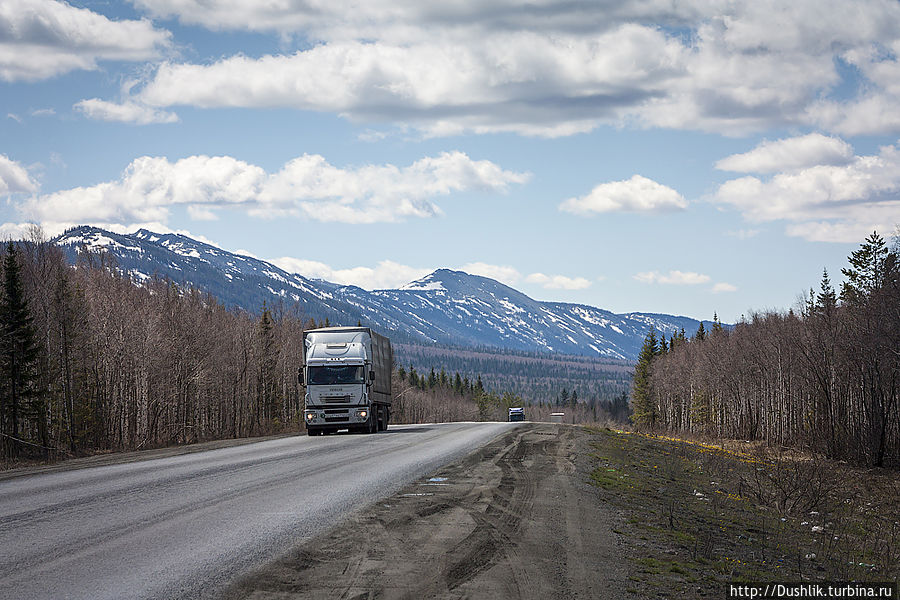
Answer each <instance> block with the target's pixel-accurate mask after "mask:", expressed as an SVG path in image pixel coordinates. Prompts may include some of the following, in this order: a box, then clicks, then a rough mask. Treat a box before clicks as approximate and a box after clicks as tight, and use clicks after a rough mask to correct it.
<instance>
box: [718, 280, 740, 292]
mask: <svg viewBox="0 0 900 600" xmlns="http://www.w3.org/2000/svg"><path fill="white" fill-rule="evenodd" d="M737 290H738V289H737V286H735V285H732V284H730V283H725V282H721V283H717V284H715V285H714V286H713V287H712V291H713V294H725V293H730V292H736V291H737Z"/></svg>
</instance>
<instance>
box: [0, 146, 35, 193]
mask: <svg viewBox="0 0 900 600" xmlns="http://www.w3.org/2000/svg"><path fill="white" fill-rule="evenodd" d="M37 189H38V185H37V183H36V182H35V181H34V180H33V179H32V178H31V176H30V175H29V174H28V171H27V170H26V169H25V167H23V166H22V165H20V164H19V163H17V162H16V161H14V160H12V159H10V158H9V157H8V156H6V155H5V154H0V194H15V193H29V192H36V191H37Z"/></svg>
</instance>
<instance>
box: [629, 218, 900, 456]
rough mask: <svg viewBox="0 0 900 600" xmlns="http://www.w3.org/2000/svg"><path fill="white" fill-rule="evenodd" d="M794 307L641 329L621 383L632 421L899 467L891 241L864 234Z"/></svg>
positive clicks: (897, 329)
mask: <svg viewBox="0 0 900 600" xmlns="http://www.w3.org/2000/svg"><path fill="white" fill-rule="evenodd" d="M848 262H849V265H848V267H847V268H845V269H842V273H843V274H844V275H845V278H846V281H845V282H844V283H843V285H842V287H841V291H840V294H838V293H837V291H836V290H835V289H834V287H833V285H832V283H831V279H830V277H829V275H828V272H827V271H824V272H823V275H822V279H821V283H820V286H819V290H818V291H817V292H816V291H814V290H810V292H809V294H808V295H807V296H806V297H805V299H804V301H803V302H802V305H801V306H798V307H797V310H794V309H791V310H789V311H788V312H787V313H782V312H764V313H758V314H754V315H752V316H751V317H750V318H749V320H748V319H744V320H742V321H741V322H740V323H738V324H737V325H735V326H734V327H733V328H724V327H722V326H721V325H719V324H718V322H717V323H716V326H714V327H713V329H712V330H711V331H704V330H703V329H702V328H701V330H699V331H698V332H697V334H696V335H694V336H693V337H691V338H687V337H686V336H684V335H683V334H680V335H675V336H673V337H672V338H671V339H670V340H666V338H665V336H662V337H661V338H660V337H657V335H656V333H655V332H653V331H651V332H650V333H649V334H648V335H647V337H646V339H645V341H644V344H643V348H642V350H641V354H640V356H639V359H638V362H637V365H636V367H635V372H634V378H633V382H632V390H631V396H632V405H633V410H634V415H633V421H634V424H635V425H636V426H637V427H639V428H643V429H649V430H654V429H655V430H665V431H674V432H692V433H698V434H703V435H710V436H715V437H727V438H736V439H746V440H765V441H766V442H768V443H770V444H778V445H783V446H793V447H801V448H805V449H808V450H810V451H813V452H815V453H818V454H821V455H823V456H826V457H828V458H832V459H838V460H846V461H849V462H852V463H855V464H862V465H869V466H879V467H880V466H892V467H900V240H898V239H897V238H896V237H895V239H894V244H893V247H888V244H887V243H886V242H885V240H884V239H883V238H882V237H881V236H879V235H878V234H877V233H873V234H872V235H870V236H869V237H868V238H867V239H866V240H865V241H864V242H863V243H862V244H861V246H860V248H859V249H858V250H856V251H854V252H853V253H852V254H851V255H850V257H849V258H848Z"/></svg>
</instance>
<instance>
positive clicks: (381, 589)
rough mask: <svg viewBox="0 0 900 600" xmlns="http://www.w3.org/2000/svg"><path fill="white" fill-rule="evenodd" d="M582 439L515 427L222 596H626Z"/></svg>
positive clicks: (617, 524)
mask: <svg viewBox="0 0 900 600" xmlns="http://www.w3.org/2000/svg"><path fill="white" fill-rule="evenodd" d="M592 440H593V437H592V435H591V434H590V433H589V432H586V431H585V430H584V429H582V428H581V427H573V426H571V425H553V424H549V423H526V424H523V425H522V426H521V427H517V428H515V429H510V430H508V431H507V432H506V433H505V434H504V435H502V436H499V437H497V438H495V439H494V440H493V441H492V442H490V443H489V444H486V445H485V446H482V447H481V448H479V449H478V450H477V451H475V452H473V453H471V454H469V455H467V456H466V457H465V458H463V459H461V460H458V461H456V462H454V463H451V464H448V465H445V466H443V467H441V468H440V469H439V470H438V471H436V472H434V473H432V474H430V475H428V476H425V477H422V478H419V479H418V480H416V481H414V482H412V483H411V484H410V485H408V486H407V487H405V488H404V489H401V490H400V491H399V492H397V493H396V494H394V495H393V496H390V497H388V498H384V499H382V500H379V501H378V502H376V503H374V504H372V505H371V506H369V507H368V508H366V509H365V510H362V511H359V512H356V513H354V514H353V515H351V516H350V517H349V518H348V519H347V521H345V522H344V523H343V524H341V525H339V526H338V527H335V528H334V529H331V530H329V531H328V532H326V533H324V534H322V535H319V536H317V537H316V538H315V539H312V540H310V541H308V542H305V543H301V544H300V545H298V546H297V547H295V548H294V549H292V550H291V551H290V552H289V553H287V554H286V555H285V556H283V557H281V558H280V559H279V560H277V561H274V562H273V563H272V564H269V565H266V566H265V567H263V568H261V569H258V570H256V571H254V572H252V573H249V574H247V575H246V576H244V577H242V578H240V580H239V581H237V582H236V583H234V584H233V585H231V586H229V588H228V589H227V590H226V591H225V593H224V599H225V600H320V599H321V600H332V599H335V598H340V599H347V600H359V599H363V598H369V599H371V598H378V599H380V600H420V599H422V598H434V599H440V600H463V599H473V598H490V599H491V600H545V599H547V598H552V599H554V600H580V599H583V600H589V599H594V598H604V599H606V600H618V599H620V598H624V599H632V598H635V596H634V595H633V594H631V593H630V592H629V591H628V588H629V587H630V586H629V585H628V584H629V583H630V582H629V580H628V578H627V575H628V572H627V566H628V563H627V561H626V559H625V553H624V552H623V550H624V549H625V544H626V543H627V540H626V539H624V538H623V536H622V534H621V533H619V532H620V531H621V529H622V528H623V527H624V523H623V521H624V516H623V514H622V513H621V512H620V511H618V510H617V509H615V508H614V507H612V506H611V505H610V504H608V503H606V502H604V501H603V500H602V499H601V498H600V496H599V494H598V490H597V488H595V487H593V486H591V485H590V484H589V483H587V481H588V480H589V474H590V472H591V471H593V469H594V468H596V460H594V459H592V458H591V454H592V452H593V448H592V447H591V443H592Z"/></svg>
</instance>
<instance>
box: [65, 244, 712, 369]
mask: <svg viewBox="0 0 900 600" xmlns="http://www.w3.org/2000/svg"><path fill="white" fill-rule="evenodd" d="M54 242H55V243H56V244H58V245H59V246H60V247H61V248H63V250H64V251H65V252H66V254H67V256H68V257H69V259H70V261H72V262H73V263H74V262H75V261H76V260H77V257H78V253H79V249H81V248H87V249H91V250H93V251H95V252H96V251H99V250H103V251H105V252H107V253H108V254H110V255H112V256H113V257H114V258H115V260H116V263H117V265H118V267H119V268H120V269H121V270H122V272H124V273H126V274H128V275H130V276H131V277H132V278H134V279H135V280H136V281H143V280H146V279H148V278H150V277H154V276H156V277H162V278H168V279H170V280H172V281H174V282H176V283H178V284H181V285H185V286H188V285H191V286H194V287H196V288H199V289H202V290H204V291H207V292H209V293H211V294H212V295H214V296H215V297H216V298H218V299H219V300H220V301H221V302H222V303H223V304H225V305H226V306H229V307H236V308H242V309H244V310H247V311H250V312H256V311H258V310H260V308H261V307H262V306H263V303H264V302H265V303H267V304H268V305H270V306H271V305H273V304H275V303H278V302H284V303H285V304H286V305H287V306H289V307H290V306H294V305H296V306H298V307H299V308H300V310H301V311H302V313H303V315H304V316H308V317H312V318H314V319H317V320H322V319H325V318H328V319H329V320H330V321H331V322H332V323H335V324H347V325H355V324H356V323H357V321H361V322H363V323H365V324H367V325H370V326H372V327H375V328H377V329H379V330H383V331H390V332H391V336H392V337H393V338H395V339H396V340H397V341H411V342H419V343H422V342H425V343H440V344H450V345H457V346H467V347H495V348H503V349H508V350H522V351H531V352H550V353H562V354H575V355H591V356H601V357H608V358H620V359H628V360H633V359H634V358H635V357H636V356H637V353H638V351H639V350H640V346H641V343H642V341H643V338H644V336H645V335H646V334H647V332H648V331H649V329H650V328H651V327H654V328H655V329H656V330H657V331H659V332H663V333H665V334H667V335H671V334H672V333H673V332H675V331H678V330H680V329H682V328H683V329H684V330H685V331H686V332H687V333H688V334H692V333H693V332H694V331H696V329H697V327H699V325H700V322H699V321H696V320H694V319H690V318H687V317H673V316H670V315H657V314H647V313H628V314H622V315H619V314H615V313H612V312H609V311H606V310H602V309H599V308H595V307H593V306H587V305H581V304H568V303H563V302H540V301H537V300H534V299H532V298H530V297H528V296H526V295H525V294H523V293H522V292H519V291H518V290H515V289H513V288H511V287H509V286H506V285H503V284H502V283H500V282H498V281H495V280H493V279H489V278H487V277H480V276H477V275H470V274H468V273H464V272H462V271H451V270H449V269H439V270H437V271H435V272H434V273H431V274H430V275H427V276H425V277H423V278H422V279H419V280H416V281H413V282H411V283H409V284H407V285H404V286H402V287H401V288H400V289H391V290H375V291H372V292H369V291H366V290H364V289H362V288H359V287H355V286H341V285H337V284H334V283H330V282H328V281H323V280H321V279H309V278H306V277H303V276H302V275H298V274H295V273H287V272H286V271H284V270H282V269H280V268H278V267H276V266H275V265H272V264H270V263H268V262H265V261H262V260H259V259H256V258H252V257H249V256H242V255H238V254H233V253H230V252H226V251H224V250H222V249H220V248H216V247H215V246H211V245H209V244H205V243H203V242H199V241H197V240H194V239H191V238H189V237H186V236H183V235H177V234H156V233H153V232H150V231H147V230H144V229H142V230H139V231H137V232H136V233H133V234H127V235H122V234H116V233H111V232H108V231H104V230H102V229H97V228H94V227H78V228H76V229H72V230H70V231H67V232H66V233H64V234H63V235H61V236H59V237H57V238H55V239H54ZM706 325H710V323H708V322H706Z"/></svg>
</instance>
